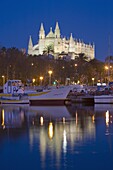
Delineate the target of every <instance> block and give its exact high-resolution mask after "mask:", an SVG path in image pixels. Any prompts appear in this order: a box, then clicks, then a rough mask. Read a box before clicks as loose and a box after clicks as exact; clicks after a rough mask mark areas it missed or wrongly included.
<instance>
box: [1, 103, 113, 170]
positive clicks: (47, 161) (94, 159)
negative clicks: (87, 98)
mask: <svg viewBox="0 0 113 170" xmlns="http://www.w3.org/2000/svg"><path fill="white" fill-rule="evenodd" d="M112 121H113V105H95V106H85V105H81V104H79V105H72V106H69V107H67V108H66V107H62V106H60V107H58V106H57V107H30V106H27V105H26V106H0V122H1V126H0V127H1V128H0V169H4V170H37V169H39V170H40V169H42V170H45V169H47V170H61V169H62V170H96V169H102V170H111V169H113V123H112Z"/></svg>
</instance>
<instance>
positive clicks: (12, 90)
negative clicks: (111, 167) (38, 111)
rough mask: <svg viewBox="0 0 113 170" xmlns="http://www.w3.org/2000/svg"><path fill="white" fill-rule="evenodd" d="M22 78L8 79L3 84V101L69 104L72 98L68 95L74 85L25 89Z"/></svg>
mask: <svg viewBox="0 0 113 170" xmlns="http://www.w3.org/2000/svg"><path fill="white" fill-rule="evenodd" d="M24 88H25V87H24V86H23V84H22V82H21V80H8V81H7V82H6V83H5V84H4V86H3V93H0V101H1V103H2V104H3V103H6V102H7V103H8V102H9V104H10V103H12V104H13V103H24V102H25V104H26V101H28V102H29V104H30V105H67V104H69V103H70V99H68V98H67V95H68V94H69V92H70V89H71V88H72V87H70V86H60V87H59V88H58V87H57V88H55V87H54V88H53V87H52V88H50V89H43V90H42V91H41V92H37V91H36V90H29V89H24Z"/></svg>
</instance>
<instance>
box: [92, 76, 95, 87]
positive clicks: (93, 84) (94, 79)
mask: <svg viewBox="0 0 113 170" xmlns="http://www.w3.org/2000/svg"><path fill="white" fill-rule="evenodd" d="M94 80H95V78H92V81H93V86H94Z"/></svg>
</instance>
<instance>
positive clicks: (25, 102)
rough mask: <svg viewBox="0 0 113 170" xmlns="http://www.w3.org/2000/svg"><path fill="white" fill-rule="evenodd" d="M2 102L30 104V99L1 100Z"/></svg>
mask: <svg viewBox="0 0 113 170" xmlns="http://www.w3.org/2000/svg"><path fill="white" fill-rule="evenodd" d="M0 103H1V104H29V100H1V101H0Z"/></svg>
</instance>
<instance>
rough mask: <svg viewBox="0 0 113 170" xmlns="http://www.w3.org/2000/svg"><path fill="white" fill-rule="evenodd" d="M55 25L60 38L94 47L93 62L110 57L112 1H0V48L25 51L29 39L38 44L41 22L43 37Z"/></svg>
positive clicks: (112, 43) (112, 47)
mask: <svg viewBox="0 0 113 170" xmlns="http://www.w3.org/2000/svg"><path fill="white" fill-rule="evenodd" d="M56 21H58V22H59V26H60V30H61V35H62V36H66V37H67V38H69V37H70V33H73V37H75V38H76V39H81V40H83V41H84V42H85V43H93V42H94V44H95V46H96V58H97V59H99V60H102V61H104V60H105V57H106V56H108V55H113V0H1V1H0V47H3V46H5V47H7V48H8V47H16V48H19V49H21V48H26V49H27V45H28V40H29V35H31V36H32V38H33V44H36V43H37V41H38V33H39V28H40V24H41V22H43V24H44V28H45V31H46V33H48V32H49V29H50V27H52V28H53V30H54V28H55V24H56Z"/></svg>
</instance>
